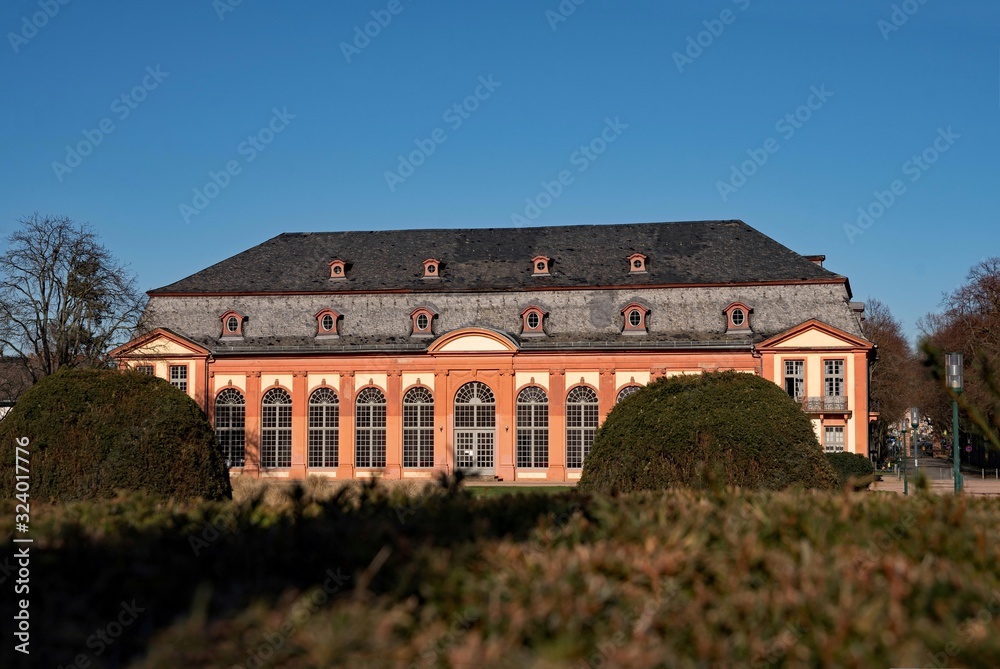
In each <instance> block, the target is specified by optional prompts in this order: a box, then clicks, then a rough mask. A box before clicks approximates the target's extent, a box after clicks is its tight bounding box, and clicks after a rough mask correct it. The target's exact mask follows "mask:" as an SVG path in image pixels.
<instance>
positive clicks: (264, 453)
mask: <svg viewBox="0 0 1000 669" xmlns="http://www.w3.org/2000/svg"><path fill="white" fill-rule="evenodd" d="M260 466H261V467H263V468H265V469H267V468H269V467H291V466H292V398H291V396H290V395H289V394H288V392H287V391H285V390H283V389H282V388H272V389H271V390H268V391H267V393H266V394H265V395H264V399H263V401H262V402H261V416H260Z"/></svg>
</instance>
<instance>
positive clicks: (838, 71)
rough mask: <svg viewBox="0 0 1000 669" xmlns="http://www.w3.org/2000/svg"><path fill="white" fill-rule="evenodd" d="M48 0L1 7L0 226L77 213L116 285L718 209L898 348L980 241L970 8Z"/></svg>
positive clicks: (977, 254) (999, 106) (990, 241)
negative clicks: (360, 237) (278, 247)
mask: <svg viewBox="0 0 1000 669" xmlns="http://www.w3.org/2000/svg"><path fill="white" fill-rule="evenodd" d="M63 1H64V2H65V3H66V4H60V2H59V0H41V1H39V0H31V1H29V0H8V2H6V3H4V6H3V8H2V9H0V32H2V34H3V35H4V39H3V42H2V44H0V84H2V89H0V90H3V91H4V99H3V102H2V104H0V147H2V156H3V159H2V161H0V188H2V191H0V192H2V197H0V234H2V235H3V236H6V234H8V233H9V232H10V231H11V229H12V228H13V227H14V226H15V225H16V220H17V219H18V218H19V217H22V216H25V215H28V214H31V213H32V212H35V211H38V212H39V213H42V214H56V215H66V216H70V217H71V218H73V219H75V220H79V221H86V222H89V223H90V224H92V225H93V227H94V228H95V229H96V230H97V232H98V233H99V234H100V236H101V237H102V239H103V240H104V242H105V243H106V244H107V245H108V246H109V247H110V248H111V249H112V250H113V251H114V253H115V254H117V255H118V256H119V257H120V258H121V259H122V260H124V261H126V262H128V263H129V264H130V265H131V267H132V268H133V269H134V270H135V271H136V272H137V273H138V276H139V281H140V285H141V286H142V287H143V288H144V289H149V288H154V287H158V286H161V285H164V284H167V283H171V282H173V281H175V280H178V279H180V278H182V277H184V276H187V275H188V274H190V273H193V272H195V271H197V270H199V269H201V268H203V267H206V266H208V265H210V264H213V263H215V262H217V261H219V260H221V259H223V258H226V257H228V256H230V255H232V254H234V253H237V252H239V251H241V250H244V249H246V248H248V247H250V246H252V245H254V244H256V243H259V242H261V241H263V240H265V239H268V238H270V237H272V236H274V235H276V234H279V233H281V232H287V231H308V230H346V229H362V230H364V229H372V230H375V229H393V228H416V227H505V226H510V225H512V224H514V223H516V224H528V225H559V224H576V223H587V224H590V223H619V222H647V221H663V220H667V221H670V220H701V219H728V218H739V219H742V220H744V221H746V222H747V223H749V224H750V225H752V226H754V227H756V228H757V229H759V230H761V231H762V232H764V233H765V234H767V235H770V236H771V237H773V238H775V239H777V240H778V241H780V242H782V243H783V244H785V245H787V246H789V247H790V248H792V249H794V250H796V251H799V252H800V253H804V254H813V253H822V254H826V256H827V261H826V266H827V267H828V268H830V269H832V270H834V271H836V272H840V273H842V274H846V275H848V276H849V277H850V279H851V285H852V288H853V289H854V292H855V299H860V300H864V299H867V298H869V297H877V298H879V299H881V300H883V301H884V302H886V303H887V304H888V305H889V306H890V307H891V309H892V310H893V311H894V313H895V314H896V315H897V316H898V317H899V318H900V320H901V321H902V322H903V324H904V327H905V328H906V330H907V332H908V334H910V335H911V336H912V335H914V334H915V333H916V322H917V319H918V318H919V317H921V316H922V315H924V314H926V313H927V312H929V311H933V310H935V309H936V308H937V307H938V305H939V302H940V300H941V296H942V294H943V293H944V292H946V291H950V290H952V289H954V288H955V287H957V286H958V285H959V284H960V283H961V282H962V280H963V278H964V277H965V275H966V273H967V271H968V269H969V268H970V267H971V266H972V265H973V264H974V263H976V262H978V261H979V260H981V259H983V258H984V257H987V256H990V255H997V254H1000V248H998V247H1000V245H998V243H997V242H998V241H1000V231H998V226H997V224H998V222H1000V220H998V216H997V213H998V197H1000V195H998V193H1000V188H998V187H997V186H998V184H997V176H998V170H997V165H996V162H995V161H996V157H997V156H998V155H1000V132H998V128H1000V124H998V122H1000V30H998V28H1000V4H998V3H996V2H987V1H986V0H951V1H949V2H945V1H944V0H924V1H923V2H921V1H920V0H907V1H906V2H899V1H897V2H892V1H884V2H880V1H874V0H864V1H861V0H849V1H847V2H838V3H824V4H822V5H820V3H802V2H793V1H792V0H782V1H780V2H779V1H777V0H713V1H711V2H705V1H702V2H694V1H681V2H669V3H668V2H652V1H643V2H629V3H623V2H610V1H601V0H584V1H582V2H580V0H576V2H580V4H576V2H574V1H573V0H563V1H562V2H559V1H558V0H548V1H542V2H527V1H521V0H503V1H499V0H497V1H492V2H468V1H466V2H457V1H454V2H451V1H449V2H424V1H421V0H374V1H371V0H369V1H365V2H319V1H315V0H313V1H304V2H296V3H281V4H279V3H268V2H264V1H263V0H242V2H238V1H237V0H216V1H215V2H213V1H212V0H196V1H195V0H192V1H188V2H183V3H177V2H142V3H127V4H126V3H114V4H115V6H114V7H112V6H105V5H104V4H103V3H101V4H98V3H88V2H82V1H81V0H68V1H67V0H63ZM366 31H367V33H368V34H367V35H365V32H366ZM456 105H458V107H457V108H456ZM84 154H86V155H84ZM401 157H402V158H403V162H404V163H405V164H402V163H401ZM415 163H416V165H415ZM560 174H562V177H563V183H559V180H560ZM213 175H214V183H213ZM544 184H548V191H549V193H552V194H554V197H553V196H551V195H550V194H549V193H546V189H545V187H544ZM859 208H860V210H861V212H863V213H864V214H866V215H867V217H862V213H861V212H859ZM859 217H861V220H860V222H859ZM512 222H513V223H512Z"/></svg>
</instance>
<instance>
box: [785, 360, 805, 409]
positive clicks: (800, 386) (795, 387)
mask: <svg viewBox="0 0 1000 669" xmlns="http://www.w3.org/2000/svg"><path fill="white" fill-rule="evenodd" d="M805 390H806V363H805V361H804V360H785V392H786V393H788V394H789V395H791V396H792V397H794V398H795V399H799V398H801V397H802V396H803V395H805V394H806V393H805Z"/></svg>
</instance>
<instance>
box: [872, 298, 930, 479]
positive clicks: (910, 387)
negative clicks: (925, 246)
mask: <svg viewBox="0 0 1000 669" xmlns="http://www.w3.org/2000/svg"><path fill="white" fill-rule="evenodd" d="M862 331H863V332H864V335H865V338H866V339H868V340H869V341H871V342H872V343H874V344H875V346H876V347H877V349H876V350H877V351H878V358H877V359H876V360H875V362H874V363H872V365H871V368H870V374H871V376H870V379H869V383H868V388H869V402H870V405H871V407H870V408H871V410H872V411H877V412H879V416H878V419H876V420H875V421H874V422H872V423H871V424H870V425H869V436H870V439H869V443H870V444H871V446H872V450H873V451H874V453H873V455H874V456H875V459H876V461H879V462H881V461H882V460H884V459H885V457H886V456H887V455H888V453H887V452H886V451H885V445H886V439H887V437H888V436H889V432H890V430H891V427H892V425H893V424H894V423H896V422H897V421H899V419H900V418H901V417H902V416H903V413H904V412H905V411H906V409H907V407H909V406H910V403H911V402H912V401H913V398H914V386H915V379H916V377H917V373H918V370H917V364H916V359H915V357H914V355H913V352H912V351H911V350H910V345H909V344H908V343H907V341H906V338H905V337H904V336H903V328H902V327H901V326H900V324H899V321H897V320H896V319H895V317H893V315H892V313H891V312H890V311H889V307H888V306H886V305H885V304H884V303H883V302H880V301H879V300H875V299H869V300H868V301H867V302H866V304H865V320H864V321H862Z"/></svg>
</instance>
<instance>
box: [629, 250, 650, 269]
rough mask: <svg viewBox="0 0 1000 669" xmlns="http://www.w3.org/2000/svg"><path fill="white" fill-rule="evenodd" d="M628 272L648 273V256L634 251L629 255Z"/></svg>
mask: <svg viewBox="0 0 1000 669" xmlns="http://www.w3.org/2000/svg"><path fill="white" fill-rule="evenodd" d="M628 273H629V274H645V273H646V256H644V255H642V254H641V253H633V254H632V255H630V256H629V257H628Z"/></svg>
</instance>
